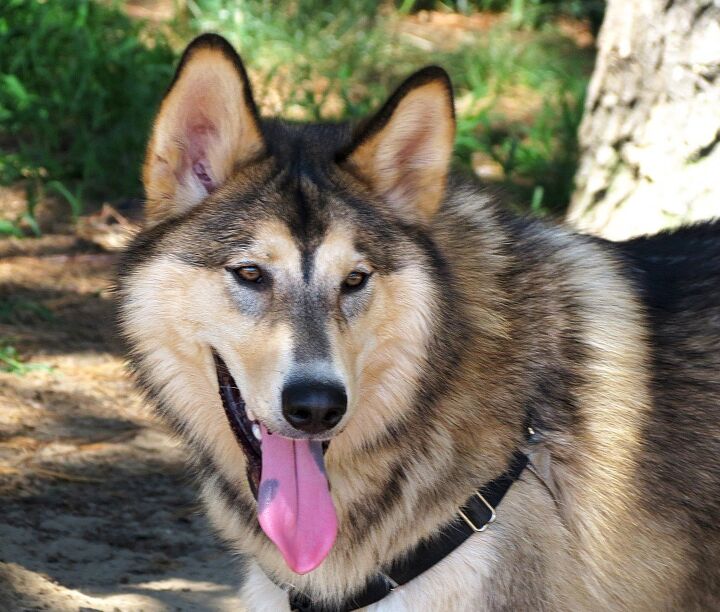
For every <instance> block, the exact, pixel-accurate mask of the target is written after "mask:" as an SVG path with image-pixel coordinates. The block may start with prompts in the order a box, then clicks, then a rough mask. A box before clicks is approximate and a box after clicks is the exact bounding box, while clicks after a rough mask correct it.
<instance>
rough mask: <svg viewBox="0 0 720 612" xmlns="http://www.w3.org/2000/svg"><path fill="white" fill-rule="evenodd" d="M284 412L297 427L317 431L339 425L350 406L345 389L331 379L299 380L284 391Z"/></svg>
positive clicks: (291, 423) (315, 432) (311, 431)
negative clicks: (324, 380) (321, 380)
mask: <svg viewBox="0 0 720 612" xmlns="http://www.w3.org/2000/svg"><path fill="white" fill-rule="evenodd" d="M282 407H283V415H284V416H285V419H286V420H287V422H288V423H290V425H292V426H293V427H294V428H295V429H299V430H300V431H304V432H305V433H309V434H317V433H321V432H323V431H327V430H328V429H332V428H333V427H335V425H337V424H338V423H339V422H340V420H341V419H342V418H343V415H344V414H345V410H346V409H347V396H346V395H345V389H343V388H342V387H341V386H339V385H333V384H328V383H307V382H297V383H290V384H289V385H287V386H286V387H285V388H284V389H283V392H282Z"/></svg>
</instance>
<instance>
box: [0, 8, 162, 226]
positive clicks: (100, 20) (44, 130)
mask: <svg viewBox="0 0 720 612" xmlns="http://www.w3.org/2000/svg"><path fill="white" fill-rule="evenodd" d="M144 36H145V35H144V30H143V27H142V26H141V24H138V23H137V22H135V21H132V20H131V19H130V18H128V17H126V16H125V15H124V13H122V12H121V11H120V10H118V9H117V8H113V7H112V6H105V4H99V3H96V2H91V1H89V0H52V1H50V2H38V1H36V0H4V2H3V9H2V12H0V181H2V182H3V183H5V184H7V183H12V182H15V181H19V180H24V181H25V182H26V183H27V185H28V189H29V191H30V194H29V195H30V197H31V198H32V197H36V198H37V197H42V196H43V195H44V192H45V189H48V190H49V191H51V192H54V193H55V194H57V195H59V196H60V197H61V198H62V199H65V200H66V201H67V202H68V204H69V205H70V207H71V209H72V211H73V216H77V215H79V214H81V213H82V210H83V206H84V203H83V198H92V199H102V198H113V197H114V198H117V197H119V196H120V197H122V196H125V197H127V196H133V195H138V194H139V193H140V183H139V180H138V167H139V164H140V161H141V156H142V150H143V146H144V140H145V138H146V133H147V130H148V128H149V125H150V121H151V119H152V114H153V112H154V109H155V106H156V104H157V102H158V100H159V98H160V96H161V95H162V92H163V91H164V89H165V87H166V86H167V83H168V81H169V79H170V78H171V76H172V65H173V62H174V59H175V54H174V52H173V51H172V50H171V49H170V47H169V45H168V44H167V43H166V42H165V40H164V39H163V37H162V36H154V37H152V44H148V43H146V42H145V38H144ZM146 38H147V40H150V37H146ZM30 212H31V213H32V211H30ZM0 229H1V228H0Z"/></svg>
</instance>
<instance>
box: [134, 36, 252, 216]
mask: <svg viewBox="0 0 720 612" xmlns="http://www.w3.org/2000/svg"><path fill="white" fill-rule="evenodd" d="M245 93H246V92H245V91H244V84H243V82H242V80H241V79H240V78H239V76H238V74H237V70H236V68H235V67H234V66H233V65H232V63H231V61H230V60H229V59H228V58H226V57H225V56H224V55H223V54H222V53H221V52H219V51H217V50H214V49H198V50H196V51H195V52H194V53H193V54H192V55H191V57H190V58H189V59H188V61H187V62H186V65H185V66H184V68H183V70H182V72H181V73H180V75H179V76H178V78H177V81H176V82H175V83H174V85H173V87H172V89H171V90H170V92H169V93H168V95H167V96H166V97H165V99H164V100H163V103H162V105H161V107H160V110H159V112H158V115H157V118H156V119H155V124H154V127H153V132H152V137H151V140H150V143H149V144H148V148H147V155H146V158H145V165H144V167H143V183H144V185H145V192H146V195H147V200H148V203H147V209H146V217H147V219H148V221H149V223H150V224H155V223H158V222H159V221H161V220H162V219H165V218H167V217H169V216H176V215H179V214H182V213H183V212H185V211H187V210H188V209H190V208H192V207H193V206H195V205H196V204H198V203H199V202H200V201H201V200H202V199H203V198H204V197H205V196H206V195H207V192H206V190H205V188H204V187H203V185H202V184H200V183H199V182H198V180H197V179H196V178H195V177H194V176H193V173H192V167H191V166H192V160H191V159H189V157H188V155H189V151H188V150H189V148H190V146H191V140H192V138H193V131H198V132H202V133H203V134H202V138H204V139H206V140H207V141H206V142H205V143H204V146H205V147H206V148H207V151H206V156H207V169H208V170H209V171H210V172H211V174H212V178H213V179H214V180H215V181H216V183H217V184H220V183H222V182H224V181H225V179H227V178H228V177H229V176H230V175H231V173H232V172H233V170H234V168H235V167H236V166H237V165H238V164H242V163H244V162H247V161H249V160H250V159H253V158H254V157H257V156H258V155H259V154H260V153H261V152H262V149H263V145H262V139H261V136H260V130H259V128H258V126H257V125H256V123H255V119H254V117H253V116H252V114H251V113H250V110H249V109H248V108H247V106H246V105H245V103H244V100H245ZM195 136H197V137H200V134H195Z"/></svg>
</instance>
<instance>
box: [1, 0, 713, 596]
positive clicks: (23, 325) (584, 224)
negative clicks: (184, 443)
mask: <svg viewBox="0 0 720 612" xmlns="http://www.w3.org/2000/svg"><path fill="white" fill-rule="evenodd" d="M206 31H215V32H218V33H221V34H223V35H224V36H226V37H227V38H229V39H230V40H231V41H232V42H233V43H234V45H235V46H236V48H237V49H238V51H239V52H240V54H241V55H242V57H243V59H244V61H245V64H246V67H247V68H248V70H249V74H250V78H251V80H252V83H253V86H254V91H255V96H256V100H257V101H258V103H259V106H260V108H261V112H262V113H264V114H267V115H283V116H284V117H286V118H289V119H294V120H329V121H335V120H344V119H351V120H352V119H357V118H359V117H362V116H363V115H365V114H366V113H368V112H370V111H371V110H372V109H374V108H376V107H377V106H378V105H379V104H381V103H382V102H383V101H384V99H385V98H386V96H387V95H388V94H389V93H390V92H391V91H392V89H393V88H394V87H395V86H396V85H397V84H399V82H400V81H401V80H402V79H403V78H405V77H406V76H407V75H408V74H409V73H410V72H412V71H413V70H415V69H417V68H420V67H422V66H424V65H427V64H431V63H433V64H440V65H442V66H443V67H445V68H446V69H447V70H448V72H449V73H450V75H451V77H452V79H453V82H454V85H455V95H456V106H457V115H458V132H457V142H456V155H455V164H456V166H457V167H458V169H460V170H461V171H464V172H467V173H472V174H474V175H475V176H476V177H477V179H478V180H479V181H481V182H482V183H484V184H485V185H486V186H487V188H488V189H490V190H492V191H493V192H495V193H496V194H497V197H499V198H500V199H502V200H503V202H504V203H505V204H506V205H507V206H509V207H512V208H513V209H515V210H517V211H518V212H521V213H524V214H532V215H537V216H543V217H546V218H548V220H550V221H553V222H554V221H555V220H562V219H567V220H569V221H570V222H571V223H572V224H573V225H574V226H575V227H577V228H578V229H581V230H583V231H588V232H592V233H596V234H598V235H602V236H604V237H607V238H611V239H622V238H626V237H629V236H632V235H637V234H642V233H645V232H653V231H657V230H659V229H661V228H663V227H672V226H676V225H679V224H680V223H684V222H688V221H693V220H696V219H701V218H708V217H711V216H716V215H720V197H718V181H717V177H718V176H720V6H719V5H718V4H717V2H713V1H712V0H705V1H704V0H694V1H686V2H668V1H667V0H609V1H608V2H607V3H606V2H604V1H602V0H457V1H453V0H446V1H445V2H441V1H432V0H396V1H394V2H393V1H371V0H355V1H353V2H345V1H341V0H325V1H321V0H280V1H277V2H269V1H262V0H248V1H242V0H128V1H125V2H113V1H111V0H96V1H90V0H46V1H42V0H33V1H31V0H0V405H1V406H2V408H1V409H0V504H2V505H1V506H0V517H2V518H0V543H1V544H0V602H10V604H8V605H10V609H23V606H25V607H26V608H27V607H30V608H32V609H37V608H41V607H42V606H48V605H49V606H50V608H51V609H53V610H64V609H68V610H78V609H79V608H83V609H98V610H105V609H107V610H112V609H121V610H125V609H140V608H142V609H145V610H166V609H180V610H205V609H207V610H221V609H228V610H237V609H238V607H237V602H236V601H235V599H234V588H235V585H236V584H237V583H238V571H237V569H236V568H235V567H234V566H233V565H232V564H229V563H228V557H227V555H226V553H225V552H224V551H222V550H221V549H220V548H219V547H218V545H217V544H216V543H215V542H213V540H212V539H211V536H210V534H209V530H208V527H207V525H206V524H205V522H204V519H203V518H202V516H201V515H199V514H198V513H197V512H196V511H195V505H194V497H193V491H192V487H189V486H188V478H187V474H186V468H185V467H184V464H183V453H182V451H181V450H180V449H178V448H177V447H176V446H175V445H174V443H173V442H172V441H171V440H170V439H169V437H168V436H167V435H166V434H165V433H163V431H162V430H161V429H160V428H158V427H157V425H156V424H155V422H154V421H153V419H152V416H151V415H149V414H148V413H147V409H146V408H145V407H144V405H143V403H142V401H141V400H140V398H139V397H138V396H137V394H136V393H135V391H134V390H133V388H132V385H131V384H130V382H129V381H128V379H127V377H126V376H125V375H124V371H123V362H122V350H121V348H120V346H119V345H118V342H117V339H116V338H115V334H114V326H113V308H112V295H111V291H110V289H109V287H110V286H111V283H112V275H113V266H114V264H115V262H116V259H117V253H118V251H119V250H120V249H121V248H122V247H123V246H124V244H126V242H127V240H128V238H129V237H130V236H131V235H132V233H133V232H134V231H136V229H137V227H138V223H139V220H140V216H141V197H142V189H141V184H140V180H139V169H140V165H141V161H142V157H143V149H144V146H145V141H146V138H147V134H148V131H149V126H150V122H151V120H152V117H153V115H154V113H155V110H156V108H157V105H158V103H159V101H160V99H161V97H162V95H163V92H164V91H165V88H166V87H167V86H168V84H169V82H170V79H171V78H172V74H173V71H174V66H175V63H176V61H177V59H178V57H179V55H180V53H181V52H182V49H183V47H184V45H185V44H187V42H189V41H190V40H191V39H192V38H193V37H194V36H196V35H197V34H199V33H201V32H206ZM33 606H34V608H33Z"/></svg>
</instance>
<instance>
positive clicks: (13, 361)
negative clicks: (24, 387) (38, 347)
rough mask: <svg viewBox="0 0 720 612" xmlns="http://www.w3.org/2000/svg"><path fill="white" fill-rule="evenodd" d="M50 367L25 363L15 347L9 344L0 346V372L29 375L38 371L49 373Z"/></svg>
mask: <svg viewBox="0 0 720 612" xmlns="http://www.w3.org/2000/svg"><path fill="white" fill-rule="evenodd" d="M51 369H52V368H51V367H50V366H47V365H44V364H40V363H31V364H28V363H25V362H24V361H22V359H21V358H20V356H19V355H18V352H17V350H16V349H15V347H14V346H11V345H9V344H0V371H1V372H10V373H11V374H19V375H22V374H27V373H28V372H33V371H37V370H43V371H49V370H51Z"/></svg>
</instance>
